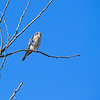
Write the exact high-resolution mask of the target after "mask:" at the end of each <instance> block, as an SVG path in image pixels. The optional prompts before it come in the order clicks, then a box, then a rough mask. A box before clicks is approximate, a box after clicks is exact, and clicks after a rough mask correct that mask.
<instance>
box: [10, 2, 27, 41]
mask: <svg viewBox="0 0 100 100" xmlns="http://www.w3.org/2000/svg"><path fill="white" fill-rule="evenodd" d="M28 6H29V2H28V4H27V6H26V8H25V10H24V11H23V14H22V16H21V18H20V21H19V24H18V26H17V29H16V32H15V34H14V35H13V36H12V38H11V39H10V41H9V43H10V42H11V41H12V39H13V38H14V37H15V35H16V34H17V33H18V29H19V26H20V24H21V21H22V18H23V16H24V15H25V12H26V10H27V8H28Z"/></svg>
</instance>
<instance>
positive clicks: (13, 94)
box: [9, 82, 23, 100]
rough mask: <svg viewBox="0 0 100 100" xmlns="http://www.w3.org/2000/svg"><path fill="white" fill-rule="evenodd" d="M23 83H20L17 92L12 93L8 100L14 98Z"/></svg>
mask: <svg viewBox="0 0 100 100" xmlns="http://www.w3.org/2000/svg"><path fill="white" fill-rule="evenodd" d="M22 84H23V82H21V83H20V85H19V86H18V88H17V90H15V91H14V93H13V95H12V96H11V97H10V99H9V100H12V98H13V97H14V96H15V94H16V92H18V91H19V89H20V87H21V86H22Z"/></svg>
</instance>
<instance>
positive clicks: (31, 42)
mask: <svg viewBox="0 0 100 100" xmlns="http://www.w3.org/2000/svg"><path fill="white" fill-rule="evenodd" d="M33 38H34V36H32V37H31V38H30V40H29V43H28V49H30V46H31V45H32V44H33V43H34V40H33Z"/></svg>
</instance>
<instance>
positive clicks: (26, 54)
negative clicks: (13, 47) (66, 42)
mask: <svg viewBox="0 0 100 100" xmlns="http://www.w3.org/2000/svg"><path fill="white" fill-rule="evenodd" d="M30 53H32V52H29V51H28V52H26V53H25V55H24V57H23V58H22V61H24V60H25V58H26V57H27V56H28V55H29V54H30Z"/></svg>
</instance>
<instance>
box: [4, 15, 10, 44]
mask: <svg viewBox="0 0 100 100" xmlns="http://www.w3.org/2000/svg"><path fill="white" fill-rule="evenodd" d="M3 20H4V23H5V26H6V32H7V36H8V37H7V43H8V41H9V33H8V27H7V23H6V21H5V17H4V16H3Z"/></svg>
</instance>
